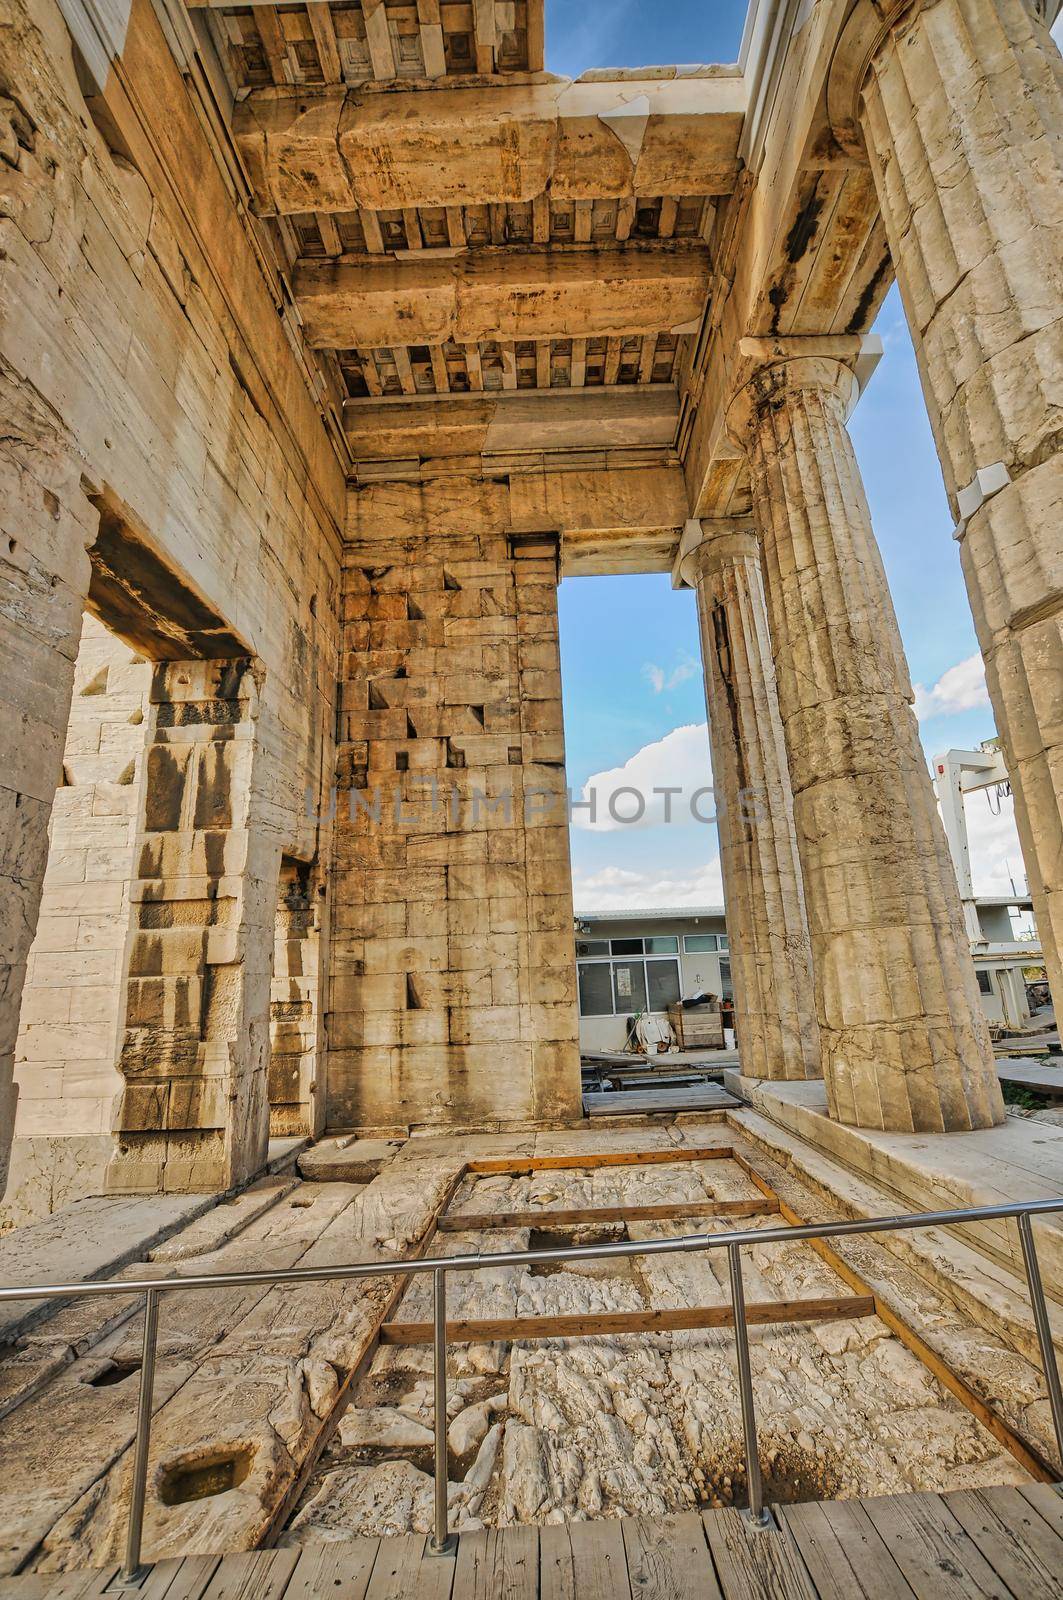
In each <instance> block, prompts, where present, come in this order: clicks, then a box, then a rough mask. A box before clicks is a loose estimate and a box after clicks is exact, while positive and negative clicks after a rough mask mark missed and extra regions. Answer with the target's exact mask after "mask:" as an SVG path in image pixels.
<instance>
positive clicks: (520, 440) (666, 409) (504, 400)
mask: <svg viewBox="0 0 1063 1600" xmlns="http://www.w3.org/2000/svg"><path fill="white" fill-rule="evenodd" d="M678 420H679V399H678V395H677V394H676V390H675V388H674V387H673V385H671V384H638V385H631V386H627V387H623V388H621V387H615V388H609V389H537V390H525V391H519V392H513V391H512V390H510V391H508V392H507V391H502V392H500V393H493V394H452V395H430V396H429V395H426V396H406V395H401V396H399V395H395V396H394V397H390V396H389V397H386V398H384V399H375V400H348V401H347V402H346V404H345V405H344V408H343V421H344V428H345V431H346V434H347V438H348V441H349V442H350V446H351V451H352V454H353V456H354V458H355V460H356V461H395V460H409V459H412V458H416V457H421V458H424V457H442V456H474V455H478V456H491V455H498V454H500V453H501V454H505V453H507V452H513V453H524V452H525V451H540V450H586V449H588V448H595V447H599V448H601V447H613V446H628V447H632V448H640V447H645V446H649V447H665V448H666V447H668V446H670V445H671V444H672V442H673V440H674V439H675V430H676V424H677V422H678Z"/></svg>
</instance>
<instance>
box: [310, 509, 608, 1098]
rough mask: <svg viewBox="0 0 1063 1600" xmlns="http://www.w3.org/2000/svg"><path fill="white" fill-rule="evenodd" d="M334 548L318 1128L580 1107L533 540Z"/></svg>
mask: <svg viewBox="0 0 1063 1600" xmlns="http://www.w3.org/2000/svg"><path fill="white" fill-rule="evenodd" d="M361 531H362V534H363V536H362V537H359V538H357V539H356V540H355V541H354V542H352V543H351V544H350V545H349V546H348V547H347V550H346V553H345V566H344V593H343V608H344V609H343V616H344V654H343V667H342V680H343V681H342V687H341V699H340V730H339V732H340V748H339V766H338V783H337V797H336V800H337V810H336V821H335V883H334V887H333V907H334V909H333V930H332V948H331V957H330V962H331V983H330V1014H329V1019H328V1038H329V1068H328V1122H329V1124H330V1126H333V1127H388V1126H404V1127H408V1126H411V1125H414V1124H426V1123H427V1124H459V1125H460V1124H461V1123H463V1122H469V1123H472V1122H477V1123H481V1124H482V1123H484V1122H492V1121H494V1122H514V1123H518V1122H540V1121H545V1120H549V1119H552V1118H557V1117H564V1116H569V1115H578V1113H579V1059H578V1043H577V1039H578V1026H577V1017H576V1006H575V951H574V945H573V933H572V887H571V874H570V868H569V854H568V819H567V810H566V804H565V773H564V741H563V733H562V723H561V680H560V663H559V657H558V640H557V552H556V542H555V541H554V540H553V538H552V537H551V536H547V537H546V538H542V537H539V538H537V539H536V538H533V539H529V540H527V541H519V540H518V541H516V542H514V540H513V539H512V537H511V536H507V535H506V534H505V533H503V532H497V531H493V532H484V533H462V532H460V531H447V529H446V528H442V527H439V526H437V525H426V526H425V527H424V528H423V530H422V531H421V532H420V533H410V532H408V531H404V530H403V529H402V528H396V527H394V526H393V525H392V524H391V523H390V522H389V520H388V517H387V515H386V514H384V515H382V516H381V517H380V519H379V523H378V534H377V536H376V537H373V538H367V537H364V528H363V529H362V530H361Z"/></svg>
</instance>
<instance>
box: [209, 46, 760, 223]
mask: <svg viewBox="0 0 1063 1600" xmlns="http://www.w3.org/2000/svg"><path fill="white" fill-rule="evenodd" d="M747 93H748V90H747V87H746V84H745V83H744V82H743V80H742V78H740V77H735V76H727V75H722V74H721V75H720V76H718V77H709V78H680V79H672V80H662V79H647V80H645V81H639V80H637V79H636V80H628V81H626V82H624V83H619V84H618V83H603V82H593V83H583V82H581V83H572V82H570V81H569V80H568V79H557V80H555V81H554V82H552V83H535V84H522V85H520V86H512V87H511V86H507V87H505V88H496V87H490V88H486V87H476V88H460V89H457V88H436V89H433V91H432V93H431V94H425V93H424V92H423V91H419V90H408V91H401V90H399V91H394V92H390V93H388V94H386V95H383V94H372V93H365V92H364V86H362V85H359V86H358V88H357V90H355V89H346V88H344V87H343V86H341V85H337V86H336V87H334V88H332V87H330V88H328V89H314V88H311V87H308V86H306V85H304V84H300V85H299V86H298V88H295V89H289V88H269V89H256V90H252V92H251V93H250V94H249V95H248V96H247V97H246V99H244V100H243V101H241V102H239V103H238V104H237V106H236V107H235V110H234V113H233V128H234V133H235V138H236V143H237V145H238V147H239V149H240V153H241V155H242V156H243V159H244V161H245V162H246V163H247V166H248V170H249V171H250V173H251V179H252V183H253V185H254V189H255V195H256V200H257V203H258V207H259V210H260V211H261V213H262V214H263V215H270V214H276V213H278V212H280V213H295V212H306V211H353V210H355V209H359V208H362V209H366V210H387V209H392V208H397V207H404V206H405V207H409V206H448V205H453V206H468V205H487V204H505V203H507V202H526V201H529V200H532V199H534V198H536V197H537V196H541V195H545V194H546V193H547V191H549V194H550V196H551V197H552V198H553V199H555V200H575V199H603V198H609V197H615V196H635V195H672V196H680V195H684V196H685V195H725V194H729V193H730V192H731V190H732V188H733V187H734V183H735V179H736V177H737V173H738V141H739V138H740V136H741V132H742V124H743V119H744V114H745V106H746V97H747Z"/></svg>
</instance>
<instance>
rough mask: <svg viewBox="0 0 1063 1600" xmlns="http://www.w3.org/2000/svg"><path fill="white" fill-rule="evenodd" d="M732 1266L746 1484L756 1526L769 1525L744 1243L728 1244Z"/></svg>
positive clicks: (751, 1518)
mask: <svg viewBox="0 0 1063 1600" xmlns="http://www.w3.org/2000/svg"><path fill="white" fill-rule="evenodd" d="M727 1263H728V1266H729V1267H730V1269H731V1309H732V1310H733V1312H734V1319H735V1350H736V1352H737V1355H738V1390H739V1394H740V1395H741V1399H742V1432H743V1434H744V1435H745V1443H746V1487H747V1489H748V1491H749V1520H750V1521H751V1522H752V1523H753V1525H754V1527H757V1528H766V1527H768V1526H769V1525H770V1519H769V1517H768V1514H767V1512H766V1511H765V1510H764V1485H763V1483H762V1481H761V1476H760V1451H759V1449H758V1447H757V1414H756V1410H755V1409H754V1405H753V1373H752V1370H751V1368H750V1365H749V1329H748V1327H747V1326H746V1292H745V1289H744V1287H743V1284H742V1247H741V1245H737V1244H729V1245H728V1246H727Z"/></svg>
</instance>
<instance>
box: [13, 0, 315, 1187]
mask: <svg viewBox="0 0 1063 1600" xmlns="http://www.w3.org/2000/svg"><path fill="white" fill-rule="evenodd" d="M0 62H2V63H3V65H2V72H0V91H2V97H0V115H2V119H3V138H2V140H0V405H2V408H3V413H4V419H5V421H4V429H3V434H4V438H3V441H2V443H0V472H2V474H3V480H2V493H0V507H2V510H0V518H2V521H3V532H4V534H5V535H6V537H5V538H4V539H3V540H0V616H2V618H3V621H2V625H0V667H2V669H3V679H4V684H5V694H4V704H3V709H2V712H0V877H2V884H3V913H4V914H3V921H2V925H3V929H4V937H3V947H2V949H0V959H2V963H3V972H2V974H0V1012H2V1016H0V1065H3V1066H4V1067H5V1070H6V1072H7V1074H8V1075H9V1074H10V1068H11V1063H12V1059H13V1052H14V1045H15V1037H16V1032H17V1023H18V1010H19V1002H20V997H21V989H22V981H23V972H24V966H25V961H26V957H27V953H28V950H29V946H30V942H31V940H32V937H33V934H34V930H35V926H36V921H37V911H38V901H39V897H40V891H41V882H42V878H43V873H44V864H45V857H46V851H47V826H48V818H49V812H50V809H51V804H52V797H53V793H54V790H55V787H56V785H57V784H58V783H59V781H60V775H61V767H62V758H63V745H64V741H65V738H66V730H67V721H68V714H69V707H70V700H71V693H72V688H73V677H74V660H75V657H76V654H77V647H78V641H79V636H80V631H81V616H82V611H83V608H84V604H85V599H86V595H87V594H89V590H90V579H91V584H92V594H91V596H90V604H91V605H92V607H93V609H95V610H96V611H97V612H98V613H99V614H100V615H101V616H103V617H104V619H105V620H107V619H108V618H109V619H110V620H111V621H113V622H114V623H115V625H116V626H119V625H120V626H121V628H122V631H123V632H124V633H125V635H126V636H127V637H134V638H135V639H136V641H137V644H138V647H139V648H140V649H141V650H142V652H143V653H144V654H146V655H155V656H156V657H160V658H166V659H175V660H178V661H180V660H181V659H182V658H187V657H192V656H203V657H206V658H210V657H212V656H213V657H232V656H234V655H240V656H243V657H246V658H248V659H253V660H254V662H255V663H256V666H255V672H256V675H257V679H258V681H259V682H260V689H259V705H258V715H257V718H256V720H255V723H254V730H255V742H256V746H257V748H258V750H259V751H260V752H261V759H260V761H258V762H256V771H260V773H261V776H260V778H259V779H257V780H256V783H255V784H254V785H253V786H252V790H251V793H252V797H253V806H252V811H251V813H250V814H249V819H248V820H249V824H250V825H251V826H252V831H253V832H254V834H255V836H256V838H258V839H260V840H262V841H263V844H262V849H263V850H264V851H268V853H269V855H270V857H271V859H272V862H273V865H272V868H271V870H272V872H273V881H272V882H271V883H270V884H269V886H268V895H267V894H266V890H265V887H263V894H264V896H265V897H266V899H267V900H268V906H269V911H268V916H267V917H266V919H265V920H266V926H267V929H268V938H269V941H270V942H271V941H272V929H273V918H274V912H275V908H276V903H277V879H276V867H277V865H278V864H279V859H280V853H281V850H282V849H290V850H292V851H293V853H296V854H299V855H300V856H303V857H305V858H311V857H313V855H314V853H315V851H316V850H318V848H319V834H320V833H321V827H320V825H319V824H317V823H315V822H314V821H313V820H311V818H310V817H308V815H307V812H308V809H309V810H310V811H313V810H314V809H315V805H314V804H312V805H311V807H310V808H308V807H307V805H306V792H307V789H309V790H310V791H311V797H312V801H313V802H315V803H316V798H317V793H318V785H319V783H320V781H321V777H322V774H327V773H328V771H329V770H330V769H331V764H332V754H331V723H332V715H333V713H332V706H331V701H332V693H333V689H332V686H333V684H334V663H335V649H336V641H337V621H336V616H335V595H336V587H337V585H336V578H337V571H338V558H337V552H338V530H339V522H340V519H341V515H342V503H343V475H342V471H341V470H340V467H339V465H338V463H337V460H336V457H335V454H334V452H333V450H332V448H331V446H330V444H329V442H328V440H327V437H326V435H325V432H324V430H323V428H322V427H321V424H320V420H319V417H318V415H317V412H316V410H315V408H314V405H313V403H312V401H311V398H310V395H309V392H308V389H307V387H306V383H305V378H304V376H303V373H302V372H301V370H300V368H299V365H298V362H297V360H296V358H295V356H294V354H293V351H292V348H291V345H290V343H289V340H288V336H287V334H286V332H285V328H284V326H283V324H282V322H281V320H280V317H279V316H278V312H277V304H276V302H275V300H274V298H273V296H272V294H271V292H270V288H269V286H268V284H267V282H266V280H265V278H264V277H263V276H262V273H261V269H260V267H259V265H258V260H257V257H256V256H255V253H254V251H253V249H252V246H251V243H250V241H249V239H248V237H247V234H246V232H245V228H246V227H247V226H248V224H247V222H246V220H243V219H241V217H240V216H239V214H238V212H237V210H236V208H235V207H234V206H233V205H232V202H231V199H230V196H229V195H228V193H227V192H226V188H225V184H224V181H223V179H222V177H221V174H220V172H219V170H218V168H217V166H216V165H215V162H214V158H213V156H212V154H211V151H210V149H209V146H208V144H207V141H206V136H205V134H204V132H203V125H202V123H201V121H200V120H199V118H198V116H197V114H196V111H195V109H194V107H193V106H192V104H191V102H190V100H189V98H188V91H187V89H186V85H185V80H184V79H183V78H182V76H181V74H180V72H179V70H178V68H177V66H176V64H175V63H174V61H173V58H172V56H171V55H170V52H169V50H168V48H167V46H166V44H165V41H164V39H163V36H162V33H161V31H160V29H159V25H158V22H157V20H156V17H155V14H154V11H153V10H152V8H151V6H150V5H149V4H148V3H147V0H135V3H134V5H133V8H132V13H131V17H130V23H129V28H128V32H127V37H126V43H125V47H124V50H123V55H122V58H121V61H120V63H119V64H117V65H116V66H115V67H114V68H113V70H112V74H111V78H110V79H109V81H108V85H107V90H106V94H105V96H104V97H103V98H104V100H105V102H106V111H107V113H108V116H107V118H106V119H105V120H106V122H107V126H108V137H109V139H110V140H111V144H112V145H114V146H116V147H117V146H118V145H121V147H122V153H121V154H120V155H119V156H116V155H115V154H114V153H112V148H111V146H110V145H109V144H108V142H107V141H106V140H105V139H104V137H103V136H102V134H101V133H100V132H99V131H98V127H97V124H96V123H95V122H94V120H93V115H92V112H91V111H90V108H89V107H88V106H87V105H86V103H85V100H84V98H83V96H82V94H81V91H80V89H79V87H78V84H77V80H76V76H75V72H74V69H73V64H72V61H71V54H70V43H69V39H68V35H67V32H66V28H65V25H64V23H63V21H62V18H61V16H60V13H59V11H58V9H57V7H56V6H55V5H54V4H53V3H52V0H15V3H14V4H12V5H11V6H10V7H9V8H8V9H7V10H6V11H5V12H4V14H3V17H2V19H0ZM93 109H94V110H96V111H99V109H100V108H99V107H94V108H93ZM101 507H106V509H107V513H108V515H107V517H106V518H105V519H104V528H103V531H101V523H100V516H99V511H100V508H101ZM105 535H106V539H105V537H104V536H105ZM122 539H125V540H126V541H127V542H126V545H125V547H124V554H123V557H122V561H121V563H120V566H121V571H122V574H123V581H120V582H116V581H115V580H114V576H113V568H110V567H108V559H109V557H110V555H113V553H114V550H115V545H116V541H118V543H119V544H120V543H121V541H122ZM101 541H102V542H101ZM90 547H95V548H94V558H93V560H92V561H90V559H89V557H88V556H87V554H86V551H87V550H89V548H90ZM198 835H199V830H198V829H197V828H196V827H194V826H193V827H192V828H191V829H190V830H189V832H188V834H187V838H188V841H189V844H190V846H191V847H193V848H194V850H198V849H199V848H200V845H201V841H200V839H199V836H198ZM170 867H172V869H173V871H174V875H175V877H179V878H186V879H187V878H188V877H190V876H192V875H194V872H195V868H194V867H193V866H192V864H191V861H190V860H188V859H184V858H182V859H180V860H174V859H173V858H172V857H171V861H170ZM168 870H169V868H168ZM238 870H239V871H241V872H242V871H243V870H244V868H243V866H242V865H241V866H240V867H239V869H238ZM256 892H257V890H256ZM175 893H178V894H179V891H175ZM163 899H165V896H163ZM267 955H268V945H267ZM266 967H267V969H268V959H267V962H266ZM256 1004H258V1006H259V1013H260V1014H259V1017H258V1022H259V1024H260V1027H261V1031H262V1038H263V1040H265V1039H267V1038H268V1027H269V1016H268V1007H269V985H268V981H267V982H266V983H265V984H264V985H263V986H262V993H261V998H260V1001H258V1002H256ZM262 1048H263V1050H264V1044H263V1046H262ZM2 1080H3V1074H0V1129H3V1130H4V1133H5V1137H4V1138H3V1139H0V1150H6V1143H7V1138H6V1135H9V1133H10V1127H11V1123H12V1121H13V1111H14V1105H13V1093H12V1091H11V1090H9V1089H6V1088H4V1087H3V1086H2ZM246 1110H247V1107H246V1106H244V1105H238V1104H237V1103H235V1102H234V1103H233V1104H232V1106H231V1107H230V1109H229V1111H228V1112H227V1113H226V1114H227V1115H228V1116H229V1118H230V1122H231V1124H232V1125H233V1126H235V1123H232V1119H233V1118H234V1116H235V1114H236V1113H237V1112H239V1113H240V1114H241V1115H242V1114H243V1113H244V1112H245V1111H246ZM260 1115H261V1116H263V1117H264V1115H265V1098H264V1096H263V1100H262V1107H261V1113H260ZM244 1131H245V1130H243V1129H239V1130H238V1134H237V1136H238V1137H240V1138H242V1137H243V1133H244ZM246 1133H247V1141H248V1148H249V1149H253V1150H257V1148H258V1145H259V1142H260V1139H259V1130H258V1128H257V1127H256V1128H255V1129H248V1130H246ZM242 1164H244V1163H243V1158H242V1157H241V1158H240V1159H238V1160H236V1161H235V1167H234V1170H235V1168H236V1167H240V1166H241V1165H242ZM174 1171H175V1172H176V1168H175V1169H174ZM187 1175H188V1176H189V1178H190V1179H191V1177H192V1171H191V1168H189V1169H188V1173H187ZM213 1179H214V1175H213V1174H212V1176H211V1181H213Z"/></svg>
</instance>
